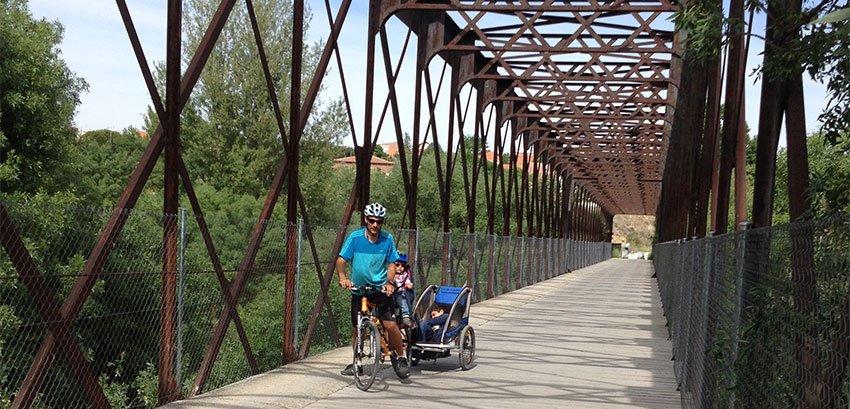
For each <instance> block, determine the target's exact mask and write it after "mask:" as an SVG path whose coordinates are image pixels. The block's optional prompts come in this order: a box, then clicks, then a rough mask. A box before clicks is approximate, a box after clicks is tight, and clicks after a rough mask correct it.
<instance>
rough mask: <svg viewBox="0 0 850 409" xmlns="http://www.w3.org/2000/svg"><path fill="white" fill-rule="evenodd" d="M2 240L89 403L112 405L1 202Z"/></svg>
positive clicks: (16, 400) (71, 325) (97, 405)
mask: <svg viewBox="0 0 850 409" xmlns="http://www.w3.org/2000/svg"><path fill="white" fill-rule="evenodd" d="M0 241H2V243H3V248H4V249H6V254H7V255H8V256H9V261H11V263H12V265H13V266H14V267H15V269H16V270H17V271H18V274H19V279H20V280H21V282H22V283H23V284H24V287H26V289H27V292H28V293H29V295H30V297H31V298H32V300H33V303H34V304H35V309H36V311H38V314H39V315H40V316H41V319H42V320H44V322H45V324H47V327H48V328H49V329H50V333H51V334H53V336H54V337H55V338H56V339H57V340H58V341H59V346H60V348H61V350H62V352H63V353H64V354H65V357H66V358H67V359H68V364H69V366H70V367H71V371H72V372H73V373H74V375H75V376H76V377H77V380H79V381H80V383H81V384H82V387H83V390H84V391H85V393H86V395H87V396H88V398H89V402H90V403H91V404H92V406H93V407H95V408H108V407H110V406H109V402H108V401H107V400H106V396H105V395H104V393H103V389H102V388H101V387H100V384H99V383H98V382H97V377H96V376H95V375H94V372H93V371H92V369H91V366H90V365H89V362H88V359H86V357H85V355H84V354H83V352H82V351H81V350H80V347H79V346H78V345H77V341H76V340H75V339H74V334H73V333H72V331H71V330H72V328H73V322H72V321H69V320H67V319H64V318H63V317H62V314H61V313H60V311H59V309H58V308H57V307H56V300H54V299H53V297H52V296H51V295H50V294H51V290H50V289H49V288H48V287H47V283H46V282H45V280H44V276H43V275H42V274H41V273H40V272H39V271H38V267H37V266H36V264H35V261H33V259H32V257H31V256H30V254H29V251H28V250H27V248H26V246H25V245H24V242H23V240H21V236H20V234H19V233H18V229H17V228H16V227H15V223H14V221H13V220H12V217H11V216H9V214H8V213H7V212H6V207H5V206H3V204H2V203H0ZM51 360H52V358H51ZM12 403H13V407H14V406H18V407H21V406H29V405H30V404H31V403H25V402H22V401H21V397H20V396H18V397H16V398H15V400H14V401H13V402H12Z"/></svg>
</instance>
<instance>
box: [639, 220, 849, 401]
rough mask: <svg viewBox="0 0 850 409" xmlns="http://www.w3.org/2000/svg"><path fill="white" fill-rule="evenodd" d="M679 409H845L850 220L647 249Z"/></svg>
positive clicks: (800, 225)
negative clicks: (667, 338) (676, 384)
mask: <svg viewBox="0 0 850 409" xmlns="http://www.w3.org/2000/svg"><path fill="white" fill-rule="evenodd" d="M654 263H655V270H656V273H657V277H658V285H659V287H660V290H661V296H662V301H663V305H664V311H665V314H666V316H667V320H668V322H669V331H670V337H671V339H672V341H673V354H674V360H675V364H674V369H675V372H676V377H677V380H678V382H679V384H680V385H679V386H680V391H681V395H682V404H683V407H695V408H715V407H730V408H731V407H739V408H794V407H800V408H850V397H848V396H850V381H848V372H850V368H848V365H850V359H848V358H850V218H848V217H839V218H832V219H827V220H821V221H814V222H811V221H804V222H797V223H793V224H790V225H786V226H778V227H770V228H760V229H751V230H747V229H744V230H741V231H738V232H735V233H730V234H725V235H722V236H715V237H709V238H706V239H700V240H692V241H685V242H668V243H661V244H658V245H656V246H655V249H654Z"/></svg>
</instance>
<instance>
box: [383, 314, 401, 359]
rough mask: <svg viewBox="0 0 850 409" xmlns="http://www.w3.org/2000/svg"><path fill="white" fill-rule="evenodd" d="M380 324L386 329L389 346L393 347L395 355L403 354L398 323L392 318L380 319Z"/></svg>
mask: <svg viewBox="0 0 850 409" xmlns="http://www.w3.org/2000/svg"><path fill="white" fill-rule="evenodd" d="M381 324H382V325H383V326H384V330H386V331H387V336H388V337H389V338H390V346H392V347H393V350H395V353H396V355H398V356H404V345H403V343H402V340H401V330H399V328H398V324H397V323H396V322H395V321H392V320H386V321H382V322H381Z"/></svg>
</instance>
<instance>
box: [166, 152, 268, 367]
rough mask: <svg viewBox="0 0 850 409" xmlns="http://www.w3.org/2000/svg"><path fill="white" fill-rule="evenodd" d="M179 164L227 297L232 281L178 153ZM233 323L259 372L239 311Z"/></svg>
mask: <svg viewBox="0 0 850 409" xmlns="http://www.w3.org/2000/svg"><path fill="white" fill-rule="evenodd" d="M177 160H178V166H179V167H180V168H179V170H180V178H181V179H182V180H183V189H184V190H185V192H186V197H187V198H188V199H189V203H190V205H191V206H192V213H193V214H194V215H195V220H196V221H197V222H198V230H199V231H200V232H201V237H202V238H203V240H204V245H205V246H206V248H207V253H208V254H209V256H210V261H212V265H213V270H214V271H215V275H216V278H217V279H218V285H219V287H221V295H222V297H227V294H228V293H229V291H230V281H228V280H227V277H225V276H224V268H223V267H222V266H221V260H220V259H219V257H218V252H217V251H216V249H215V245H214V244H213V241H212V235H210V231H209V227H207V222H206V220H205V219H204V213H203V211H202V210H201V204H200V202H199V201H198V197H197V196H196V195H195V188H194V187H193V186H192V181H191V179H190V178H189V171H188V170H187V169H186V164H185V163H184V162H183V157H182V155H178V157H177ZM233 323H234V325H235V327H236V333H237V335H238V336H239V341H240V342H241V343H242V348H243V349H244V350H245V356H246V358H247V359H248V365H249V366H250V367H251V370H252V371H253V373H258V372H259V369H258V367H257V361H256V359H255V358H254V353H253V351H251V346H250V345H249V344H248V336H247V335H246V334H245V328H244V327H243V326H242V319H241V318H240V317H239V312H238V311H234V312H233Z"/></svg>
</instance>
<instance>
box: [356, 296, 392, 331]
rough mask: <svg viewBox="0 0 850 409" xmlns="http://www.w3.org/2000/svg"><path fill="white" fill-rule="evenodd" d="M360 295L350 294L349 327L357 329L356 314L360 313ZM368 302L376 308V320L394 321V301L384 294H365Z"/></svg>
mask: <svg viewBox="0 0 850 409" xmlns="http://www.w3.org/2000/svg"><path fill="white" fill-rule="evenodd" d="M361 297H362V296H361V295H356V294H351V326H352V327H355V328H356V327H357V313H358V312H360V298H361ZM366 299H367V300H369V302H371V303H373V304H375V305H377V306H378V318H379V319H380V320H381V321H395V301H394V300H393V297H390V296H388V295H386V294H384V293H379V292H373V293H369V294H366Z"/></svg>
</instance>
